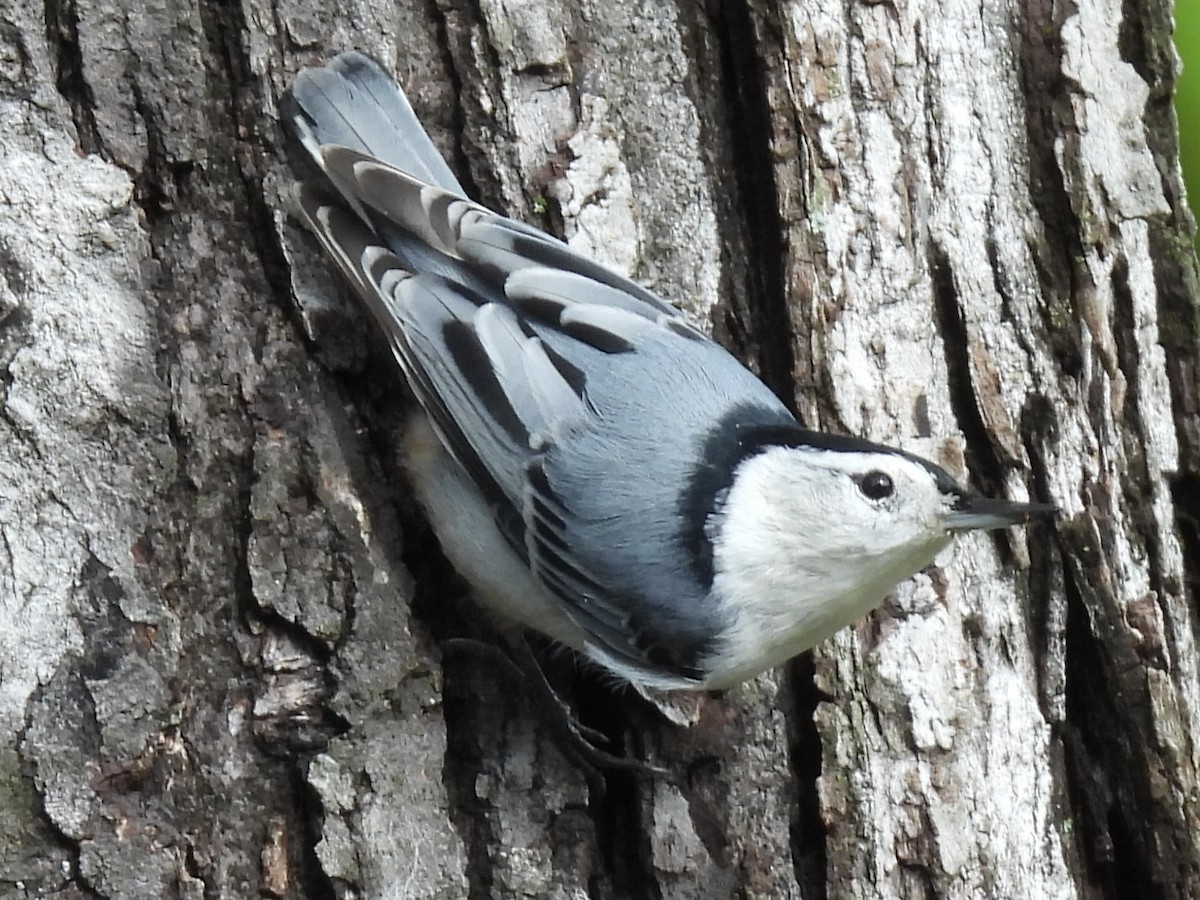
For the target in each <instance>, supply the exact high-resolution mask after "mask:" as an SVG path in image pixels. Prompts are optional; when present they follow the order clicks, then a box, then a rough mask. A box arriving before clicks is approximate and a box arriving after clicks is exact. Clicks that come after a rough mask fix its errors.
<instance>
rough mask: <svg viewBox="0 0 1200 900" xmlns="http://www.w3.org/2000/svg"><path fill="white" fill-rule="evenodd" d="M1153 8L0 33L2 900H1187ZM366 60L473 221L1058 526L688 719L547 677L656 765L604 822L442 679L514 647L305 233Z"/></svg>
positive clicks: (1172, 164)
mask: <svg viewBox="0 0 1200 900" xmlns="http://www.w3.org/2000/svg"><path fill="white" fill-rule="evenodd" d="M334 6H336V7H338V9H337V10H336V11H332V10H331V7H334ZM1170 14H1171V9H1170V4H1169V3H1168V2H1165V0H1147V2H1145V3H1140V4H1132V3H1125V4H1123V5H1122V4H1121V3H1118V2H1116V0H1108V2H1100V0H1080V2H1079V3H1076V4H1058V3H1052V2H1046V0H1028V2H1025V3H1022V4H1017V3H1004V2H1001V0H993V2H987V0H984V2H976V3H969V2H942V3H931V4H906V3H878V2H876V3H866V2H862V3H850V2H846V3H843V4H841V5H838V6H834V5H832V4H829V3H820V2H800V0H795V2H781V3H769V2H765V0H731V2H724V3H722V2H718V0H707V2H687V0H683V2H678V3H669V2H665V0H664V2H657V3H651V2H644V0H643V2H640V3H638V2H620V3H618V2H609V3H605V2H602V0H523V2H519V0H478V2H471V3H459V2H457V0H436V2H432V0H424V2H418V0H394V2H392V3H383V2H376V0H353V2H347V3H344V4H329V3H322V2H316V0H286V2H282V3H267V2H264V0H244V2H242V3H241V4H240V5H239V4H236V3H231V2H221V0H201V2H200V3H198V4H196V5H189V4H187V3H186V2H182V0H181V2H178V3H166V2H162V0H159V2H157V3H151V4H148V5H144V6H140V7H138V6H137V5H136V4H135V5H132V6H131V5H129V4H124V3H118V2H116V0H46V3H45V4H44V6H41V5H39V6H38V8H36V9H35V8H34V5H33V4H29V3H20V2H15V0H0V41H2V45H0V47H2V52H0V135H2V137H0V198H2V202H0V367H2V368H0V372H2V377H0V473H2V477H0V897H33V896H47V895H51V894H53V895H60V896H68V897H76V896H77V897H85V896H86V897H121V898H126V897H128V898H140V897H147V898H161V897H174V896H179V897H197V898H199V897H253V896H264V897H275V898H300V897H305V898H329V897H419V898H432V897H447V898H458V897H465V896H471V897H473V898H484V897H506V898H507V897H550V898H581V897H591V898H635V900H637V898H658V897H661V898H707V897H720V898H724V897H731V896H740V897H762V898H765V897H804V898H808V900H813V898H821V897H848V898H849V897H853V898H893V897H993V898H1010V897H1103V898H1126V897H1153V898H1188V897H1196V896H1200V777H1198V769H1200V748H1198V747H1197V744H1196V738H1197V735H1200V730H1198V724H1200V679H1198V677H1197V661H1196V652H1195V630H1196V622H1195V607H1194V600H1195V596H1196V586H1197V582H1198V580H1200V373H1198V371H1197V360H1198V359H1200V346H1198V345H1200V306H1198V303H1197V289H1196V286H1197V277H1196V273H1197V266H1196V256H1195V251H1194V248H1193V244H1192V236H1193V223H1192V221H1191V219H1190V217H1189V216H1188V214H1187V213H1186V211H1185V207H1184V202H1183V197H1182V187H1181V181H1180V178H1179V173H1178V166H1177V146H1176V138H1177V129H1176V123H1175V119H1174V114H1173V111H1172V107H1171V94H1172V88H1173V84H1174V81H1175V78H1176V74H1177V68H1178V66H1177V61H1176V57H1175V54H1174V51H1173V49H1172V47H1171V44H1170V37H1169V35H1170V27H1171V20H1170ZM350 47H358V48H360V49H363V50H366V51H368V52H370V53H372V54H373V55H375V56H376V57H378V58H380V59H381V60H383V62H384V63H385V65H387V66H389V67H392V68H393V69H394V70H395V71H397V72H398V75H399V78H400V80H401V82H402V83H403V84H404V86H405V87H406V89H407V90H408V91H409V93H410V96H411V98H412V100H413V103H414V105H415V106H416V108H417V110H418V112H419V113H420V114H421V115H422V118H423V120H424V121H425V122H426V123H427V124H428V126H429V128H430V131H431V133H432V134H433V135H434V138H435V140H437V141H438V143H439V145H440V146H441V147H442V149H443V150H444V151H445V153H446V155H447V158H448V159H449V160H450V161H451V164H452V165H453V166H454V167H455V169H456V170H457V171H459V172H460V173H461V174H462V175H463V177H464V183H465V184H467V185H468V186H469V188H470V189H471V190H472V191H473V192H474V193H475V195H476V196H477V197H478V198H479V199H481V200H483V201H484V202H486V203H488V204H490V205H492V206H494V207H496V208H498V209H502V210H504V211H506V212H508V213H510V214H513V215H515V216H517V217H519V218H523V219H525V220H527V221H530V222H533V223H535V224H538V225H540V226H542V227H544V228H547V229H548V230H551V231H553V232H555V233H558V234H560V235H561V236H563V237H565V238H566V239H568V240H569V241H571V242H572V244H575V245H578V246H580V247H582V248H585V249H587V250H589V251H590V252H593V253H594V254H596V255H597V256H598V257H600V258H601V259H602V260H605V261H607V262H608V263H609V264H611V265H613V266H616V267H617V268H620V269H622V270H624V271H627V272H629V273H631V274H632V275H634V277H636V278H638V279H639V280H641V281H643V282H645V283H646V284H648V285H650V286H651V287H652V288H654V289H655V290H657V291H658V292H660V293H662V294H663V295H665V296H666V297H668V298H669V299H671V300H673V301H675V302H677V303H678V304H680V305H681V306H683V307H685V308H686V309H688V310H689V311H690V312H692V313H693V314H694V315H695V316H696V317H697V318H698V319H699V320H701V321H702V322H704V323H706V324H707V325H708V326H710V327H711V328H713V329H714V330H715V332H716V334H717V335H718V337H719V338H720V339H721V340H723V341H724V342H725V343H727V344H728V345H729V346H730V347H731V348H733V349H734V350H735V352H738V353H740V354H741V355H742V357H743V358H744V359H746V360H747V361H748V362H749V363H750V364H751V365H752V366H753V367H754V368H755V369H756V371H758V372H760V373H761V374H762V376H763V378H764V379H765V380H767V381H768V383H770V384H771V385H772V386H773V387H774V388H775V389H776V390H777V391H778V392H779V393H780V395H781V396H783V397H784V398H785V399H786V400H787V401H788V402H791V403H792V404H793V406H794V408H795V409H796V410H797V411H798V412H799V414H800V415H801V416H802V417H803V419H804V420H805V421H806V422H807V423H809V424H810V425H813V426H815V427H820V428H824V429H828V430H836V431H845V432H849V433H852V434H856V435H861V436H864V437H869V438H872V439H875V440H880V441H885V442H889V443H894V444H896V445H899V446H902V447H905V448H907V449H910V450H913V451H915V452H918V453H921V454H924V455H926V456H928V457H930V458H933V459H936V460H938V461H940V462H942V463H943V464H945V465H947V466H948V467H949V468H950V469H951V470H953V471H955V472H956V473H957V474H959V475H960V476H962V477H963V478H964V479H966V480H969V481H971V482H972V483H974V484H975V485H977V486H979V487H980V488H981V489H983V490H985V491H987V492H990V493H995V494H1006V495H1009V496H1013V497H1017V498H1021V497H1025V496H1027V495H1035V496H1037V497H1038V498H1041V499H1047V500H1052V501H1053V502H1055V503H1057V504H1059V505H1060V507H1061V508H1062V515H1061V517H1060V518H1059V519H1058V520H1057V521H1056V522H1054V523H1053V524H1047V525H1038V526H1034V527H1031V528H1030V529H1028V530H1027V531H1020V530H1014V531H1010V532H1007V533H1003V534H1000V535H993V536H983V535H980V536H975V537H972V538H970V539H966V540H963V541H960V542H959V543H958V544H957V546H956V547H955V548H954V549H953V550H952V551H949V552H947V553H946V554H945V555H944V558H942V559H939V560H938V564H937V565H935V566H932V567H930V568H929V569H927V570H926V571H925V572H923V573H921V574H920V575H918V576H917V577H916V578H914V579H912V580H911V581H910V582H908V583H906V584H904V585H901V586H900V587H899V588H898V589H897V590H896V592H895V593H894V595H893V596H892V597H890V598H889V599H888V601H887V602H886V603H885V604H884V606H883V607H882V608H881V609H879V610H878V611H876V612H875V613H874V614H872V615H871V616H870V617H868V619H866V620H865V621H863V622H861V623H859V625H857V626H856V627H854V628H852V629H847V630H846V631H844V632H842V633H841V634H839V635H838V636H836V637H835V638H834V639H833V640H831V641H829V642H828V643H827V644H826V645H824V646H823V647H821V648H820V649H819V650H818V651H816V652H815V653H813V654H811V655H809V656H807V657H804V658H802V659H800V660H798V661H797V662H795V663H794V664H793V665H792V666H791V667H790V669H789V670H788V671H787V672H782V671H781V672H777V673H773V674H772V675H769V676H764V677H762V678H759V679H757V680H755V681H754V682H751V683H749V684H746V685H744V686H742V687H741V688H739V689H737V690H734V691H731V692H728V693H727V694H726V695H724V696H722V697H713V698H708V699H706V700H705V701H704V704H703V708H702V711H701V719H700V722H699V724H698V725H696V726H694V727H692V728H690V729H684V728H678V727H676V726H673V725H670V724H668V723H666V722H665V721H663V720H662V719H661V718H659V717H658V716H657V715H656V714H654V713H653V712H652V711H650V710H648V709H646V708H644V706H643V705H642V704H641V703H640V701H638V700H636V699H635V698H634V697H632V696H631V695H629V694H626V693H621V692H619V691H614V690H612V689H610V688H609V687H608V686H606V685H605V684H604V683H603V682H602V681H601V680H600V679H597V678H596V677H594V675H591V674H589V673H587V672H580V671H577V670H576V669H575V668H574V667H573V666H572V664H571V661H570V660H567V659H563V658H562V656H561V655H556V654H553V653H550V654H548V656H547V659H548V660H549V665H550V667H551V670H552V672H551V674H552V676H553V679H554V681H555V684H556V686H557V687H558V688H559V690H561V691H562V692H563V693H564V694H565V695H567V696H570V697H572V698H573V700H574V703H575V704H576V707H577V709H578V711H579V713H580V715H581V716H582V718H583V719H584V720H585V721H586V722H587V723H588V724H591V725H593V726H594V727H597V728H600V729H602V730H604V731H605V732H607V733H609V734H611V735H613V736H615V737H616V738H617V739H618V740H620V741H621V742H622V743H623V745H624V747H625V751H626V752H629V753H634V754H637V755H642V756H645V757H646V758H648V759H651V760H653V761H654V762H655V763H656V764H659V765H661V766H663V767H665V768H666V769H667V770H668V772H669V774H668V775H666V776H665V777H661V778H654V779H644V778H634V777H631V776H619V775H613V776H612V777H610V778H609V782H608V791H607V794H606V795H604V796H595V795H590V794H589V791H588V788H587V782H586V780H585V779H584V778H583V777H582V775H581V774H580V773H579V772H578V771H576V770H575V769H574V768H572V766H571V765H569V764H568V763H567V762H566V761H565V760H564V758H563V757H562V755H561V754H560V753H559V750H558V748H557V747H556V745H555V744H554V741H553V740H552V737H551V732H550V730H549V729H547V728H546V727H544V725H543V722H542V719H541V718H540V715H539V713H538V712H537V711H536V710H533V709H531V708H530V706H529V704H528V702H527V701H526V699H524V695H525V692H524V691H523V690H522V688H521V686H520V684H518V683H510V682H508V681H506V680H505V678H504V673H503V671H502V670H500V669H497V668H495V667H493V666H492V665H491V664H489V663H488V662H487V661H486V660H484V659H481V658H480V657H478V656H473V655H470V654H467V653H462V652H459V651H454V652H451V651H450V650H449V649H446V650H444V651H443V649H442V647H443V644H444V641H445V639H446V638H449V637H456V636H468V637H476V638H484V639H487V638H489V636H491V635H493V629H492V626H491V624H490V623H488V622H486V621H481V620H480V616H479V614H478V610H477V609H476V607H474V606H473V605H472V603H471V600H470V598H469V597H467V596H465V592H464V588H463V586H462V584H461V582H459V581H458V580H457V579H456V578H455V576H454V575H453V573H452V572H451V571H450V570H449V568H448V566H447V564H446V563H445V562H444V561H443V560H442V559H441V558H440V556H439V555H438V551H437V547H436V542H435V541H434V540H433V539H432V538H431V536H430V535H429V533H428V531H427V528H426V527H425V526H424V525H423V523H422V522H421V519H420V517H419V514H418V513H417V511H416V510H415V507H414V505H413V503H412V502H411V499H410V496H409V492H408V490H407V488H406V486H405V483H404V478H403V475H402V472H401V469H400V467H399V465H398V462H397V457H396V448H397V440H396V429H397V426H398V423H399V422H400V421H401V420H402V417H403V412H404V410H405V409H406V408H407V406H406V405H407V404H409V403H410V402H411V400H410V399H409V397H408V395H407V394H406V392H405V389H404V387H403V383H402V379H401V378H400V376H399V374H398V373H397V372H396V371H395V368H394V366H393V365H392V364H391V363H390V362H389V359H388V354H387V352H386V349H385V348H384V347H383V345H382V342H381V341H379V340H378V339H377V337H375V336H374V335H373V334H372V332H371V329H370V327H369V324H368V323H367V321H366V318H365V316H363V315H362V313H361V312H360V311H359V310H358V309H357V307H356V306H355V305H354V304H353V303H352V302H351V301H350V300H349V299H348V294H347V292H346V291H345V290H344V289H343V287H342V286H341V285H340V284H339V283H338V282H337V279H336V278H335V277H334V276H333V274H332V273H331V269H330V267H329V266H328V265H327V264H326V263H325V261H324V260H323V259H321V257H320V255H319V254H318V253H317V251H316V248H315V244H314V243H313V242H312V240H311V239H310V238H309V237H308V236H307V235H306V234H304V233H303V232H302V230H301V229H300V228H299V227H298V225H297V224H296V223H295V221H294V220H293V219H292V218H291V217H290V216H289V215H288V212H287V209H288V204H289V200H288V192H289V190H290V184H291V181H292V176H291V174H290V170H289V168H288V159H289V152H288V150H287V143H286V140H285V138H284V135H283V132H282V131H281V128H280V125H279V99H280V97H281V95H282V92H283V90H284V88H285V87H286V85H287V84H288V82H289V80H290V78H291V76H292V74H294V73H295V71H297V70H298V68H300V67H301V66H303V65H306V64H311V63H315V62H318V61H321V60H323V59H324V58H326V57H327V56H329V55H332V54H333V53H335V52H337V51H339V50H342V49H347V48H350ZM292 157H293V158H294V154H292ZM834 514H835V513H834V512H831V515H834Z"/></svg>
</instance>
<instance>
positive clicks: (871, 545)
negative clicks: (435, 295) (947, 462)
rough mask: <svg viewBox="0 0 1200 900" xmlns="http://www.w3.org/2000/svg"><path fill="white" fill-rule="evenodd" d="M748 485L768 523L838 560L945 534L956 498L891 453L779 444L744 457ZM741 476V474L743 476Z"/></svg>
mask: <svg viewBox="0 0 1200 900" xmlns="http://www.w3.org/2000/svg"><path fill="white" fill-rule="evenodd" d="M747 469H748V471H746V472H745V473H743V474H745V475H746V476H747V482H748V484H747V487H749V488H750V489H751V491H753V492H754V493H757V494H758V497H759V502H760V503H762V505H763V507H764V509H765V510H766V511H765V512H764V516H765V520H766V521H765V523H764V524H768V526H769V527H770V528H771V529H772V530H778V531H780V532H782V533H783V534H781V535H780V536H779V537H781V538H782V537H783V535H784V534H786V533H788V532H790V533H791V534H792V535H793V536H794V537H793V538H792V539H785V540H786V542H787V543H788V544H789V545H790V544H791V543H792V541H793V540H803V541H804V543H805V544H807V547H803V546H801V547H797V548H796V549H797V550H798V551H799V552H800V553H802V554H810V553H817V554H821V555H825V554H830V555H832V556H835V557H837V558H839V559H841V560H842V561H843V562H854V561H857V563H858V564H860V565H864V564H869V562H870V560H873V559H882V558H887V557H889V556H891V555H893V554H896V553H900V554H904V553H905V552H906V549H907V548H916V547H922V548H923V547H925V546H927V545H928V544H929V543H930V542H931V541H933V542H943V543H944V541H945V539H946V537H947V531H946V528H945V526H944V524H943V523H944V520H945V516H946V514H947V513H948V512H950V510H951V507H952V505H953V501H954V498H953V497H950V496H947V495H946V494H944V493H943V492H942V491H941V490H940V489H939V488H938V485H937V481H936V480H935V478H934V476H933V474H932V473H931V472H930V471H929V469H927V468H926V467H925V466H923V465H921V464H920V463H917V462H914V461H912V460H910V459H907V458H906V457H903V456H898V455H896V454H891V453H845V452H836V451H832V450H814V449H810V448H806V447H799V448H793V447H776V448H772V449H770V450H767V451H766V452H764V453H762V454H760V455H759V456H758V457H755V458H753V459H751V460H749V461H748V463H747ZM740 480H741V479H739V481H740Z"/></svg>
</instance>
